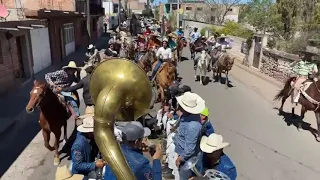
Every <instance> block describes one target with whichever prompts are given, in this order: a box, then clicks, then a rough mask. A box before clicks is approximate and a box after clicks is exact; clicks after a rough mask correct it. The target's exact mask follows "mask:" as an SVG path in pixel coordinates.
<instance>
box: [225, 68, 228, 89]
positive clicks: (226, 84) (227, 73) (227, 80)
mask: <svg viewBox="0 0 320 180" xmlns="http://www.w3.org/2000/svg"><path fill="white" fill-rule="evenodd" d="M225 84H226V85H227V87H228V85H229V71H228V70H226V82H225Z"/></svg>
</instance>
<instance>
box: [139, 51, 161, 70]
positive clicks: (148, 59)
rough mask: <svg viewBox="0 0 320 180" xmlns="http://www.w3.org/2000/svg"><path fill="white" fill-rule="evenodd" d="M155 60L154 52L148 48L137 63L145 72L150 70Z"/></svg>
mask: <svg viewBox="0 0 320 180" xmlns="http://www.w3.org/2000/svg"><path fill="white" fill-rule="evenodd" d="M155 62H157V58H156V53H155V52H154V51H152V50H148V51H147V52H146V53H145V54H144V55H142V57H141V58H140V59H139V60H138V62H137V64H138V66H140V67H141V69H143V70H144V71H145V72H146V73H148V72H149V71H151V70H152V65H153V64H154V63H155Z"/></svg>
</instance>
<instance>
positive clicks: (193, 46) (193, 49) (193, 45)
mask: <svg viewBox="0 0 320 180" xmlns="http://www.w3.org/2000/svg"><path fill="white" fill-rule="evenodd" d="M199 46H202V41H201V38H198V39H197V40H196V41H195V42H194V43H189V49H190V53H191V59H192V60H194V58H195V53H196V47H199ZM199 52H201V51H199Z"/></svg>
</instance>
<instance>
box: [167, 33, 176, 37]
mask: <svg viewBox="0 0 320 180" xmlns="http://www.w3.org/2000/svg"><path fill="white" fill-rule="evenodd" d="M168 37H172V38H177V36H176V35H175V34H173V33H170V34H168Z"/></svg>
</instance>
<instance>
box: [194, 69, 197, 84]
mask: <svg viewBox="0 0 320 180" xmlns="http://www.w3.org/2000/svg"><path fill="white" fill-rule="evenodd" d="M197 69H198V67H196V68H194V78H195V79H196V81H197Z"/></svg>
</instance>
